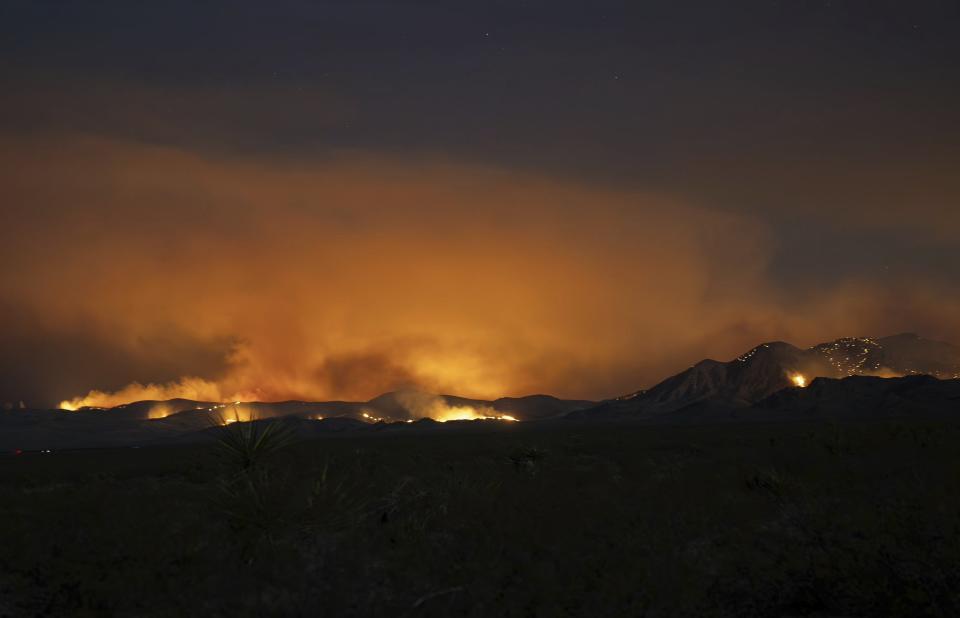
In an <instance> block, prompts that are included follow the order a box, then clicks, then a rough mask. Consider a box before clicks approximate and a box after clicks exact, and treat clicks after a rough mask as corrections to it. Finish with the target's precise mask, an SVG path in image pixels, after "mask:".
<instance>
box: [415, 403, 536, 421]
mask: <svg viewBox="0 0 960 618" xmlns="http://www.w3.org/2000/svg"><path fill="white" fill-rule="evenodd" d="M431 418H433V420H435V421H439V422H441V423H446V422H447V421H479V420H496V421H512V422H515V421H516V420H517V419H516V418H514V417H512V416H510V415H507V414H497V413H496V411H494V410H492V409H490V408H484V409H483V410H482V411H478V410H477V409H476V408H473V407H470V406H450V407H447V408H446V410H443V411H440V412H439V413H437V415H436V416H432V417H431Z"/></svg>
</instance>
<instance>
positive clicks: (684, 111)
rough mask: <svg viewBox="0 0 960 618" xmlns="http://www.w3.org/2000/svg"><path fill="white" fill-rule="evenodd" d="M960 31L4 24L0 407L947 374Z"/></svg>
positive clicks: (237, 20)
mask: <svg viewBox="0 0 960 618" xmlns="http://www.w3.org/2000/svg"><path fill="white" fill-rule="evenodd" d="M958 69H960V4H958V3H957V2H955V1H943V2H936V1H924V0H919V1H910V2H906V1H900V2H894V1H884V0H872V1H863V2H844V1H842V0H832V1H831V0H827V1H813V0H810V1H805V0H792V1H791V0H779V1H777V0H766V1H763V2H753V1H742V2H717V1H715V0H709V1H707V0H703V1H697V2H694V1H678V0H673V1H669V2H661V1H646V2H602V1H592V2H564V1H561V0H552V1H550V2H523V1H518V0H515V1H513V2H496V1H486V2H449V1H448V2H382V3H380V2H363V1H359V0H351V1H349V2H307V1H303V2H251V1H245V0H236V1H232V2H215V1H197V0H191V1H189V2H185V1H178V0H168V1H164V2H146V1H134V0H103V1H97V2H70V1H62V0H61V1H42V0H29V1H27V0H5V1H4V2H3V3H2V5H0V80H2V84H3V93H2V96H0V188H2V198H0V199H2V205H0V230H2V234H3V242H2V244H0V284H2V286H3V290H4V293H3V295H2V297H0V324H2V326H0V349H2V350H3V354H2V356H0V403H2V402H19V401H21V400H22V401H24V402H26V403H27V404H28V405H34V406H41V405H43V406H48V405H55V404H56V403H57V402H59V401H60V400H62V399H65V398H72V397H75V396H78V395H84V394H86V393H87V392H88V391H90V390H93V389H97V390H101V391H108V392H112V391H117V390H118V389H124V387H125V386H126V385H128V384H130V383H133V382H137V383H140V384H144V385H147V384H152V385H153V386H150V387H145V388H139V387H127V388H126V389H125V390H123V391H121V392H120V393H119V394H117V395H114V396H97V397H94V398H93V399H92V400H91V401H93V402H100V403H117V402H121V401H125V400H129V399H136V398H145V397H150V398H163V397H168V396H176V395H183V396H192V397H197V398H204V399H214V398H215V399H233V398H244V399H264V400H275V399H290V398H301V399H328V398H349V399H357V398H363V399H366V398H369V397H372V396H375V395H377V394H379V393H381V392H384V391H387V390H391V389H396V388H403V387H414V386H415V387H421V388H425V389H431V390H435V391H444V392H452V393H455V394H462V395H466V396H483V397H496V396H501V395H522V394H529V393H534V392H549V393H552V394H556V395H561V396H568V397H590V398H601V397H611V396H615V395H618V394H622V393H625V392H630V391H634V390H637V389H639V388H642V387H646V386H650V385H651V384H652V383H653V382H655V381H657V380H659V379H661V378H663V377H665V376H666V375H668V374H670V373H672V372H675V371H677V370H679V369H682V368H684V367H685V366H687V365H689V364H690V363H692V362H695V361H697V360H699V359H700V358H703V357H708V356H709V357H716V358H721V359H723V360H726V359H729V358H732V357H733V356H735V355H737V354H739V353H740V352H743V351H745V350H746V349H749V348H750V347H752V346H753V345H755V344H757V343H759V342H761V341H764V340H789V341H792V342H794V343H796V344H798V345H809V344H813V343H817V342H819V341H824V340H828V339H833V338H836V337H840V336H855V335H867V336H882V335H886V334H892V333H895V332H901V331H916V332H920V333H921V334H923V335H925V336H928V337H931V338H937V339H944V340H949V341H953V342H954V343H960V317H958V316H960V173H957V170H958V169H960V70H958Z"/></svg>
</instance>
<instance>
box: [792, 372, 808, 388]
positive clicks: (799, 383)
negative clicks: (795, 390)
mask: <svg viewBox="0 0 960 618" xmlns="http://www.w3.org/2000/svg"><path fill="white" fill-rule="evenodd" d="M790 381H791V382H793V385H794V386H796V387H799V388H806V387H807V378H806V376H804V375H803V374H800V373H794V374H792V375H791V376H790Z"/></svg>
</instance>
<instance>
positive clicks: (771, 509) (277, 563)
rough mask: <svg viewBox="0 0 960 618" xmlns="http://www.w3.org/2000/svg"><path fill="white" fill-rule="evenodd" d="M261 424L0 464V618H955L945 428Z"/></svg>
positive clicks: (954, 462)
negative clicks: (405, 429)
mask: <svg viewBox="0 0 960 618" xmlns="http://www.w3.org/2000/svg"><path fill="white" fill-rule="evenodd" d="M234 425H236V427H234ZM268 426H269V425H261V424H259V423H251V424H231V425H229V426H227V427H224V429H227V430H229V431H230V432H236V433H230V434H229V435H230V436H232V437H231V438H230V442H229V446H227V445H224V443H223V442H222V441H221V442H217V443H216V444H214V445H213V446H209V445H207V446H190V447H179V448H167V449H123V450H105V451H86V452H84V451H79V452H72V453H54V454H49V455H41V454H35V455H26V456H19V457H12V456H10V457H5V458H2V459H0V546H2V547H3V551H2V552H0V616H36V615H48V616H110V615H118V616H131V615H135V616H186V615H202V616H231V617H232V616H263V615H283V616H300V615H311V616H313V615H329V616H411V617H412V616H508V617H509V616H518V617H519V616H523V617H526V616H590V617H595V616H644V615H647V616H713V617H728V616H738V617H739V616H756V617H766V616H778V617H779V616H870V617H884V616H898V617H899V616H903V617H907V616H910V617H913V616H956V615H958V613H960V458H958V454H957V452H956V449H955V448H952V446H951V445H952V444H953V443H954V442H955V441H956V440H957V439H958V438H960V428H958V427H957V426H955V425H951V424H945V423H942V424H912V423H904V422H900V423H899V424H898V425H897V426H893V425H887V424H884V423H864V424H859V425H844V426H842V427H839V428H838V427H837V426H835V425H776V426H773V425H771V426H760V425H756V426H753V425H750V426H747V425H738V426H724V427H656V428H650V427H640V426H606V427H605V426H590V427H584V426H578V427H577V428H576V430H575V432H574V431H572V430H571V429H569V427H567V426H559V427H557V426H546V427H537V426H532V427H526V426H525V427H519V428H518V429H517V431H515V432H511V433H510V434H504V433H496V432H490V433H472V434H463V435H461V434H453V433H451V434H430V435H422V434H421V435H415V434H408V435H392V436H378V435H371V434H365V435H362V436H359V435H357V436H349V435H342V436H329V437H325V438H321V439H317V440H313V441H309V442H301V443H291V442H288V441H286V440H285V439H281V438H280V437H279V436H280V435H281V434H279V433H278V434H272V433H268V434H266V435H267V436H276V437H270V438H264V434H263V433H258V434H257V435H258V436H259V438H258V439H256V440H255V439H253V438H252V436H253V433H252V431H253V430H256V431H257V432H260V431H261V427H268ZM270 431H271V432H272V431H281V430H270ZM248 432H249V433H248ZM224 435H228V434H224ZM837 435H841V436H842V440H841V444H844V445H851V444H853V445H856V448H854V449H850V448H843V449H842V450H841V451H840V452H842V453H843V457H841V458H838V457H837V456H836V455H835V454H833V453H832V452H831V451H830V449H826V448H824V447H823V445H824V444H836V437H837ZM918 436H919V437H920V438H919V439H918ZM929 437H936V438H937V439H927V438H929ZM238 441H239V443H241V444H247V447H243V448H237V444H238ZM254 444H259V445H261V446H258V447H256V448H253V446H252V445H254ZM267 444H273V445H275V446H276V448H273V447H266V446H263V445H267ZM518 444H519V445H522V446H519V447H518V446H517V445H518ZM531 444H536V445H537V446H536V447H531V446H529V445H531ZM690 444H696V445H697V447H696V448H691V447H690V446H689V445H690ZM281 445H282V446H281ZM248 447H250V448H248ZM224 452H230V453H235V454H232V455H230V456H229V457H227V456H225V455H224V454H223V453H224ZM212 453H219V454H218V455H217V456H216V457H212V456H211V454H212ZM239 453H244V454H243V455H240V454H239ZM251 453H254V454H251ZM545 453H549V456H545V455H544V454H545ZM267 454H269V456H267ZM544 462H546V464H545V463H544ZM530 466H533V469H534V470H535V474H529V473H528V471H529V467H530ZM518 471H520V472H521V473H520V474H518V473H517V472H518Z"/></svg>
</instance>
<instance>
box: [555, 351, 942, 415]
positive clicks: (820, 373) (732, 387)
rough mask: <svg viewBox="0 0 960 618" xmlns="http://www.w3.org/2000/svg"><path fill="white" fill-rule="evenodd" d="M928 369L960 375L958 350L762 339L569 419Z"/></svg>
mask: <svg viewBox="0 0 960 618" xmlns="http://www.w3.org/2000/svg"><path fill="white" fill-rule="evenodd" d="M910 375H929V376H932V377H934V378H937V379H940V380H951V379H957V378H960V348H957V347H955V346H952V345H950V344H947V343H942V342H939V341H931V340H928V339H923V338H921V337H919V336H917V335H914V334H901V335H894V336H892V337H883V338H879V339H872V338H854V337H851V338H843V339H837V340H836V341H831V342H828V343H822V344H819V345H815V346H813V347H811V348H808V349H805V350H804V349H800V348H797V347H795V346H793V345H790V344H789V343H784V342H772V343H764V344H762V345H759V346H757V347H756V348H753V349H752V350H750V351H748V352H746V353H745V354H743V355H741V356H739V357H738V358H736V359H734V360H732V361H730V362H719V361H715V360H709V359H708V360H704V361H701V362H699V363H697V364H696V365H694V366H692V367H690V368H689V369H687V370H685V371H683V372H681V373H679V374H677V375H675V376H673V377H670V378H667V379H666V380H664V381H663V382H661V383H659V384H657V385H656V386H654V387H653V388H651V389H649V390H645V391H639V392H637V393H634V394H632V395H628V396H624V397H619V398H617V399H612V400H609V401H605V402H602V403H601V404H599V405H598V406H596V407H594V408H590V409H587V410H581V411H575V412H573V413H572V414H571V415H570V417H571V418H594V419H602V418H638V419H643V418H654V417H658V416H660V415H668V414H674V413H677V412H679V411H681V410H687V413H688V414H689V413H690V412H691V406H696V409H698V410H700V412H701V413H706V411H707V410H711V409H712V410H727V409H732V408H747V407H750V406H754V405H756V404H759V403H760V402H761V401H764V400H765V399H767V398H768V397H770V396H772V395H774V394H775V393H778V392H780V391H784V390H785V389H791V390H803V389H801V388H797V387H802V386H807V385H810V386H811V387H812V386H813V384H812V382H814V381H815V379H816V378H834V379H839V378H845V377H850V376H875V377H896V376H910Z"/></svg>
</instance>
